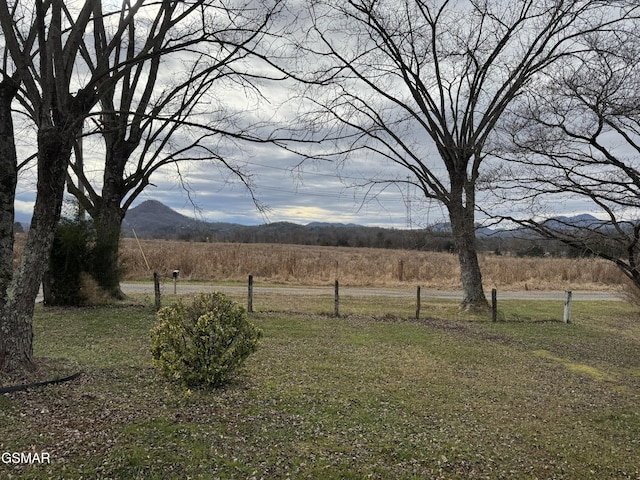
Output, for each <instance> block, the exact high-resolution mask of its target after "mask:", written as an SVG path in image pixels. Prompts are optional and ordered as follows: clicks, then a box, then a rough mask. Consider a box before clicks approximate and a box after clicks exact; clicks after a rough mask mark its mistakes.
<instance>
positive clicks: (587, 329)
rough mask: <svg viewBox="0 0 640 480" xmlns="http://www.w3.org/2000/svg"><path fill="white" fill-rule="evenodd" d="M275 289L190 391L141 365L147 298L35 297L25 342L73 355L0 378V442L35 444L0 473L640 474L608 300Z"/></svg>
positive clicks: (630, 402)
mask: <svg viewBox="0 0 640 480" xmlns="http://www.w3.org/2000/svg"><path fill="white" fill-rule="evenodd" d="M263 300H264V299H263ZM280 300H281V301H283V302H284V304H286V305H287V310H291V311H290V312H282V311H275V312H274V311H273V310H277V308H276V307H277V305H276V299H275V298H272V299H269V302H271V303H269V304H268V306H267V307H266V308H265V306H264V305H265V304H266V302H265V304H263V306H262V307H261V308H262V309H263V310H260V311H258V312H257V313H256V314H254V315H253V317H252V318H253V319H254V321H256V322H257V323H258V324H259V325H260V326H261V328H263V330H264V332H265V336H264V338H263V340H262V346H261V348H260V349H259V351H258V352H257V353H256V354H254V355H253V356H252V357H250V358H249V360H248V361H247V364H246V369H245V372H244V374H243V375H242V376H241V377H239V378H238V379H237V380H236V381H235V382H234V383H232V384H231V385H229V386H227V387H225V388H223V389H220V390H217V391H203V390H193V391H192V392H185V391H183V390H182V389H181V388H180V387H178V386H176V385H173V384H171V383H168V382H167V381H165V380H164V379H162V378H161V377H160V376H159V375H158V374H157V373H156V371H155V370H154V369H153V368H152V366H151V359H150V354H149V351H148V347H149V341H148V331H149V329H150V328H151V326H152V324H153V322H154V314H153V311H152V310H151V308H150V307H148V306H140V305H135V304H134V305H119V306H113V307H108V308H94V309H77V310H76V309H43V308H41V307H39V308H38V309H37V315H36V320H35V334H36V354H37V355H38V356H41V357H48V358H54V359H64V360H65V361H69V362H70V363H75V364H77V365H78V368H80V369H82V370H83V371H84V372H85V373H84V374H83V376H82V377H81V378H80V379H79V380H76V381H74V382H72V383H69V384H63V385H57V386H51V387H47V388H44V389H40V390H34V391H30V392H26V393H15V394H11V395H4V396H0V432H2V436H1V437H0V450H1V451H2V452H14V451H19V452H20V451H46V452H50V455H51V463H50V464H48V465H32V466H13V465H6V464H2V463H0V478H10V476H11V475H13V476H14V477H15V478H27V479H28V478H38V479H40V478H42V479H48V478H65V479H66V478H73V479H75V478H117V479H120V478H121V479H136V478H139V479H154V478H155V479H172V478H176V479H183V478H202V479H212V478H222V479H245V478H246V479H249V478H265V479H272V478H276V479H280V478H296V479H297V478H311V479H319V478H322V479H345V478H346V479H348V478H353V479H361V478H377V479H412V478H415V479H424V478H427V479H428V478H443V479H452V478H453V479H456V478H460V479H466V478H514V479H526V478H532V479H533V478H566V479H587V478H593V479H601V478H638V477H639V476H640V464H639V463H638V460H637V459H638V458H640V415H639V411H638V399H639V396H640V348H639V347H640V322H639V321H638V320H639V319H638V316H637V313H636V312H635V311H633V310H632V309H631V308H630V307H628V306H627V305H626V304H624V303H622V302H575V303H574V309H573V311H574V321H573V323H572V324H570V325H565V324H564V323H562V322H560V321H559V318H561V315H562V302H560V303H558V302H536V303H535V304H534V303H531V304H527V303H526V302H521V301H517V302H516V301H513V302H507V301H504V302H501V304H500V306H501V312H502V316H501V318H503V319H504V320H505V321H501V322H496V323H493V322H491V321H489V319H488V318H487V316H486V315H473V314H468V313H463V312H460V311H459V310H458V309H457V306H456V304H455V303H454V302H447V301H434V302H426V303H423V314H424V315H425V316H427V314H428V313H429V314H430V317H431V318H426V319H421V320H420V321H415V320H410V319H408V317H410V316H412V315H413V314H414V313H415V307H414V306H411V305H406V303H407V300H406V299H397V298H375V299H373V298H370V299H360V300H358V299H351V300H350V301H349V302H347V303H345V305H344V307H345V310H344V311H345V314H344V316H343V317H342V318H333V317H331V316H330V315H327V314H326V313H328V312H331V311H332V303H331V302H329V303H328V306H327V305H325V303H326V301H327V300H331V298H330V297H327V298H322V299H317V298H316V299H308V300H309V301H307V300H306V299H300V298H299V297H295V298H292V299H282V298H281V299H280ZM425 305H426V306H425ZM558 305H559V307H558ZM294 307H295V308H294ZM558 308H559V309H560V310H559V313H558ZM427 312H428V313H427ZM70 373H72V372H70Z"/></svg>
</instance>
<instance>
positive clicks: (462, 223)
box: [447, 175, 489, 310]
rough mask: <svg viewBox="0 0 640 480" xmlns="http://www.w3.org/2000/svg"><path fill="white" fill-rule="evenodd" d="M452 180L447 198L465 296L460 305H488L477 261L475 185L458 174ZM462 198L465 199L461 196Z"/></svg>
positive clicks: (469, 307)
mask: <svg viewBox="0 0 640 480" xmlns="http://www.w3.org/2000/svg"><path fill="white" fill-rule="evenodd" d="M458 180H459V181H455V179H454V181H452V187H451V200H450V201H449V202H448V204H447V207H448V209H449V219H450V221H451V233H452V234H453V240H454V243H455V247H456V251H457V253H458V259H459V262H460V278H461V280H462V290H463V295H464V298H463V299H462V303H461V304H460V306H461V308H464V309H467V310H475V309H484V308H488V306H489V303H488V302H487V297H486V296H485V294H484V288H483V286H482V273H481V271H480V263H479V262H478V252H477V246H476V229H475V186H471V185H469V184H468V182H467V181H466V175H460V178H459V179H458ZM463 199H464V200H463Z"/></svg>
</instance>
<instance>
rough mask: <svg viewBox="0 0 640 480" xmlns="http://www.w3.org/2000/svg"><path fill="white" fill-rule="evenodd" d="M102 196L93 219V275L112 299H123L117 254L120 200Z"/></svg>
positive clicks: (120, 218)
mask: <svg viewBox="0 0 640 480" xmlns="http://www.w3.org/2000/svg"><path fill="white" fill-rule="evenodd" d="M115 200H116V199H109V198H105V197H104V196H103V198H102V204H101V206H100V209H99V214H98V215H97V216H96V218H94V225H95V229H96V234H97V235H96V246H95V248H94V254H95V255H94V259H93V275H94V277H95V279H96V281H97V282H98V284H99V285H100V286H101V287H102V288H103V289H104V290H105V291H106V292H107V293H108V294H109V295H110V296H111V297H112V298H118V299H123V298H125V295H124V293H123V292H122V290H120V273H121V272H120V267H119V262H118V254H119V247H120V232H121V229H122V218H123V217H122V210H121V209H120V198H117V201H115Z"/></svg>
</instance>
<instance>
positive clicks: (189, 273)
mask: <svg viewBox="0 0 640 480" xmlns="http://www.w3.org/2000/svg"><path fill="white" fill-rule="evenodd" d="M141 245H142V250H143V251H144V255H145V256H146V258H147V260H148V262H149V265H150V267H151V269H152V270H155V271H157V272H158V273H159V274H160V275H161V276H163V277H171V272H172V271H173V270H180V278H181V279H182V280H193V281H215V282H238V281H246V278H247V276H248V275H253V276H254V279H255V280H256V281H259V282H268V283H281V284H297V285H327V284H330V283H332V282H333V281H334V280H335V279H339V280H340V282H341V284H343V285H353V286H396V285H402V284H406V283H412V284H419V285H421V286H423V287H425V288H433V289H455V288H459V286H460V280H459V276H460V267H459V265H458V258H457V256H456V255H453V254H448V253H439V252H419V251H408V250H386V249H374V248H346V247H344V248H343V247H318V246H301V245H280V244H277V245H276V244H236V243H195V242H194V243H190V242H189V243H187V242H175V241H164V240H142V241H141ZM121 261H122V264H123V267H124V269H125V272H126V273H125V277H124V278H125V279H126V280H135V279H148V278H149V277H150V276H151V272H150V271H149V269H148V268H147V266H146V264H145V260H144V258H143V256H142V254H141V252H140V249H139V248H138V245H137V244H136V242H135V240H133V239H124V240H123V241H122V247H121ZM480 261H481V266H482V271H483V276H484V284H485V286H486V287H487V288H493V287H496V288H500V289H503V290H504V289H507V290H509V289H513V290H561V289H574V290H602V289H607V288H614V289H618V288H621V287H622V286H623V285H624V284H625V279H624V276H623V275H622V274H621V273H620V272H619V271H618V269H617V268H616V267H615V266H614V265H613V264H611V263H610V262H606V261H604V260H599V259H587V258H584V259H564V258H517V257H508V256H495V255H482V256H481V258H480Z"/></svg>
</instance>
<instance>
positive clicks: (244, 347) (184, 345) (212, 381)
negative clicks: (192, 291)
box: [151, 292, 262, 388]
mask: <svg viewBox="0 0 640 480" xmlns="http://www.w3.org/2000/svg"><path fill="white" fill-rule="evenodd" d="M157 315H158V323H157V325H156V326H155V327H154V328H153V330H152V331H151V340H152V347H151V354H152V356H153V361H154V364H155V365H156V366H157V367H158V368H159V369H160V371H161V372H162V373H163V374H164V375H165V376H167V377H168V378H171V379H175V380H179V381H180V382H181V383H182V384H183V385H184V386H185V387H193V386H199V385H203V386H209V387H214V388H215V387H219V386H221V385H223V384H224V383H226V382H227V381H228V380H229V379H230V378H231V377H232V376H233V375H234V374H235V373H236V372H237V371H238V370H239V368H240V367H241V366H242V364H243V363H244V361H245V360H246V359H247V357H248V356H249V355H251V354H252V353H253V352H255V351H256V349H257V347H258V340H259V339H260V337H261V336H262V331H261V330H260V329H259V328H258V327H256V325H254V324H253V323H252V322H250V321H249V320H248V318H247V315H246V312H245V310H244V308H243V307H242V306H240V305H239V304H238V303H236V302H233V301H232V300H230V299H228V298H227V297H226V296H225V295H224V294H222V293H219V292H215V293H209V294H201V295H198V296H196V297H195V298H194V301H193V303H192V304H191V305H185V304H184V303H182V301H179V302H178V303H175V304H173V305H170V306H167V307H164V308H161V309H160V310H159V311H158V314H157Z"/></svg>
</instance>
